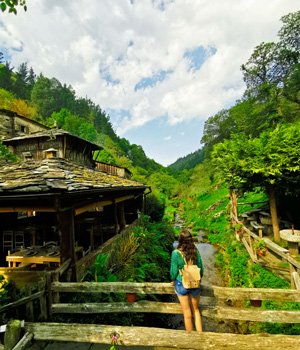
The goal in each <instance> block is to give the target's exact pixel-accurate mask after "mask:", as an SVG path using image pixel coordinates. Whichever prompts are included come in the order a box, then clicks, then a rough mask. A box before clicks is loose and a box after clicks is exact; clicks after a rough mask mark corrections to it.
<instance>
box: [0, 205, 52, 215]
mask: <svg viewBox="0 0 300 350" xmlns="http://www.w3.org/2000/svg"><path fill="white" fill-rule="evenodd" d="M22 211H37V212H45V213H54V212H56V210H55V208H53V207H39V206H35V207H33V206H32V205H31V206H19V207H2V208H1V207H0V213H19V212H22Z"/></svg>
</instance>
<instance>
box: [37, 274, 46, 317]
mask: <svg viewBox="0 0 300 350" xmlns="http://www.w3.org/2000/svg"><path fill="white" fill-rule="evenodd" d="M46 288H47V280H46V277H45V280H43V282H42V283H40V284H39V290H44V294H43V295H42V296H41V297H40V298H39V302H40V319H41V321H47V319H48V310H47V294H46V293H47V290H46Z"/></svg>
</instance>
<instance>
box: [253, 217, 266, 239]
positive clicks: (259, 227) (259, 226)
mask: <svg viewBox="0 0 300 350" xmlns="http://www.w3.org/2000/svg"><path fill="white" fill-rule="evenodd" d="M250 225H251V226H252V227H253V228H255V229H256V230H258V235H259V238H262V230H263V228H264V226H262V225H260V224H259V223H258V222H257V221H250Z"/></svg>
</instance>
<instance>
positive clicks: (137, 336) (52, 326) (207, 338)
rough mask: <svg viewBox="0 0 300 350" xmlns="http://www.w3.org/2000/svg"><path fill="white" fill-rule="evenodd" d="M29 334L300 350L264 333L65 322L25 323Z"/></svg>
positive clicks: (293, 341)
mask: <svg viewBox="0 0 300 350" xmlns="http://www.w3.org/2000/svg"><path fill="white" fill-rule="evenodd" d="M25 329H26V331H27V332H31V333H33V334H34V339H35V340H42V341H47V340H48V341H62V342H64V341H70V342H85V343H96V344H111V334H112V333H114V332H116V333H117V334H118V335H119V339H118V343H119V344H121V345H123V346H139V345H144V346H153V347H167V348H171V347H172V348H176V349H197V350H198V349H199V350H204V349H205V350H206V349H212V348H214V349H220V350H223V349H227V350H228V349H231V350H240V349H243V350H253V349H264V350H274V349H281V348H282V349H285V350H296V349H297V350H298V349H299V348H300V337H299V336H287V335H281V334H280V335H279V334H278V335H277V334H276V335H271V334H268V335H265V334H250V335H241V334H229V333H209V332H203V333H198V332H192V334H191V333H187V332H186V331H183V330H173V329H161V328H154V327H151V328H147V327H125V326H123V327H122V326H104V325H89V324H74V323H73V324H72V323H71V324H64V323H25Z"/></svg>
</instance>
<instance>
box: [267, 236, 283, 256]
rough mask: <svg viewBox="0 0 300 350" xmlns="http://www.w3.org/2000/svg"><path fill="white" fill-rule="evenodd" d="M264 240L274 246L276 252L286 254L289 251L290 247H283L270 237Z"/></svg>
mask: <svg viewBox="0 0 300 350" xmlns="http://www.w3.org/2000/svg"><path fill="white" fill-rule="evenodd" d="M263 240H264V241H265V242H266V244H267V246H269V247H271V248H273V250H274V251H275V252H280V253H284V254H286V253H288V252H289V250H288V249H286V248H283V247H281V246H280V245H278V244H276V243H274V242H272V241H271V240H270V238H266V237H264V238H263Z"/></svg>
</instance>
